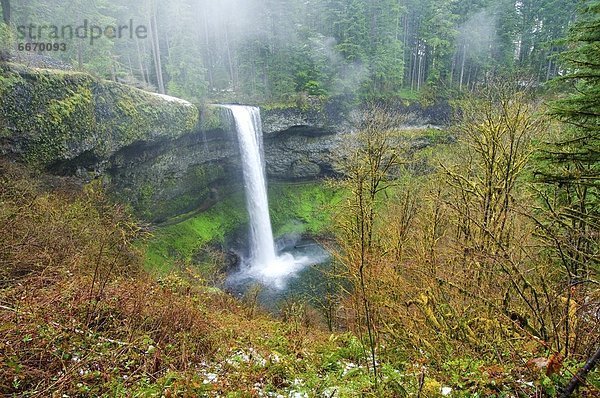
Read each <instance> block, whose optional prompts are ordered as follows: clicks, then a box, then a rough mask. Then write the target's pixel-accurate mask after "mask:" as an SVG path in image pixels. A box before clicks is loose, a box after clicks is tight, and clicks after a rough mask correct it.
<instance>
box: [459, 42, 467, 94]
mask: <svg viewBox="0 0 600 398" xmlns="http://www.w3.org/2000/svg"><path fill="white" fill-rule="evenodd" d="M466 58H467V45H466V44H463V52H462V61H461V63H460V80H459V83H458V89H459V90H462V86H463V78H464V76H465V59H466Z"/></svg>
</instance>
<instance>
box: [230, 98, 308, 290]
mask: <svg viewBox="0 0 600 398" xmlns="http://www.w3.org/2000/svg"><path fill="white" fill-rule="evenodd" d="M225 107H226V108H228V109H229V110H230V111H231V113H232V115H233V119H234V121H235V126H236V131H237V137H238V143H239V148H240V155H241V160H242V167H243V174H244V188H245V192H246V207H247V209H248V215H249V217H250V258H249V259H244V261H243V263H244V264H243V266H242V269H241V270H240V273H239V274H238V275H236V276H235V278H239V279H247V278H252V279H258V280H260V281H261V282H263V283H265V284H266V285H269V286H272V287H275V288H277V289H282V288H284V287H285V284H286V280H287V278H288V277H289V276H292V275H294V274H295V273H296V272H297V271H299V270H300V269H302V268H304V267H305V266H307V265H309V263H314V262H312V261H311V260H309V259H308V258H305V257H302V258H297V259H295V258H294V256H292V255H291V254H289V253H283V254H281V255H279V256H278V255H277V253H276V252H275V244H274V241H273V231H272V229H271V219H270V218H269V202H268V197H267V184H266V181H265V162H264V159H263V151H262V127H261V120H260V111H259V109H258V108H256V107H252V106H242V105H225Z"/></svg>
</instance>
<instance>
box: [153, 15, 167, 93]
mask: <svg viewBox="0 0 600 398" xmlns="http://www.w3.org/2000/svg"><path fill="white" fill-rule="evenodd" d="M150 31H151V32H152V53H153V55H154V68H155V72H156V82H157V84H158V92H159V93H161V94H164V93H165V83H164V81H163V76H162V64H161V61H160V45H159V43H158V28H157V26H156V7H154V9H153V10H152V14H151V15H150Z"/></svg>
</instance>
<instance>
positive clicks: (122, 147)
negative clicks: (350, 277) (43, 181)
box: [0, 63, 334, 221]
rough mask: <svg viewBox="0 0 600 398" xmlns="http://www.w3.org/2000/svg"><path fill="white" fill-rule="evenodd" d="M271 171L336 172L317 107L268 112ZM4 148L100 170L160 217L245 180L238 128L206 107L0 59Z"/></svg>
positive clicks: (50, 165)
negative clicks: (332, 164) (239, 148)
mask: <svg viewBox="0 0 600 398" xmlns="http://www.w3.org/2000/svg"><path fill="white" fill-rule="evenodd" d="M263 117H264V130H265V132H266V134H265V157H266V162H267V169H268V174H269V177H270V178H274V179H278V180H299V179H314V178H318V177H320V176H323V175H327V174H329V173H331V166H330V162H329V148H330V145H331V143H332V142H333V137H334V135H333V132H334V129H333V127H332V126H331V125H330V123H329V122H328V121H327V120H326V118H325V115H324V114H323V113H320V112H319V111H314V110H310V111H305V112H302V111H299V110H296V109H293V108H287V109H280V110H276V111H266V112H265V114H264V116H263ZM0 156H2V157H5V158H10V159H13V160H17V161H21V162H24V163H27V164H28V165H30V166H32V167H34V168H37V169H41V170H45V171H49V172H51V173H54V174H58V175H75V176H78V177H80V178H81V179H82V180H84V181H85V180H90V179H93V178H103V179H105V180H106V181H107V183H108V184H107V186H108V188H109V190H110V191H112V192H113V193H114V194H115V195H116V196H117V197H118V198H120V199H122V200H124V201H126V202H128V203H131V204H132V205H133V207H134V208H135V209H136V210H137V211H138V213H139V214H140V215H142V216H143V217H145V218H147V219H150V220H154V221H161V220H164V219H166V218H168V217H170V216H173V215H176V214H179V213H182V212H186V211H189V210H192V209H195V208H201V207H203V206H207V205H209V204H210V203H212V202H214V201H216V200H218V199H219V198H220V197H221V196H222V195H225V194H226V193H227V192H228V191H231V190H234V189H237V188H239V186H240V184H241V178H242V177H241V176H242V172H241V166H240V164H239V160H238V159H239V156H238V148H237V140H236V135H235V132H234V131H233V129H232V126H230V125H229V123H228V121H227V118H226V117H224V116H223V110H222V109H221V108H219V107H214V106H206V107H203V108H201V109H200V110H199V109H198V107H196V106H194V105H193V104H190V103H188V102H186V101H182V100H179V99H176V98H172V97H167V96H161V95H158V94H153V93H148V92H144V91H141V90H138V89H135V88H132V87H128V86H124V85H121V84H117V83H113V82H109V81H103V80H98V79H95V78H93V77H92V76H90V75H87V74H83V73H77V72H70V71H56V70H46V69H33V68H26V67H24V66H21V65H17V64H8V63H4V64H1V65H0Z"/></svg>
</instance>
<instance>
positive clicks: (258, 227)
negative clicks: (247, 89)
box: [227, 105, 276, 266]
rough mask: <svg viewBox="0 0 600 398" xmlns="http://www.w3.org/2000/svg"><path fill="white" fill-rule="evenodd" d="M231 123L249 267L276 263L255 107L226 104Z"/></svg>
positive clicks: (258, 120)
mask: <svg viewBox="0 0 600 398" xmlns="http://www.w3.org/2000/svg"><path fill="white" fill-rule="evenodd" d="M227 108H229V109H230V110H231V113H232V114H233V119H234V120H235V125H236V130H237V136H238V143H239V147H240V156H241V158H242V165H243V173H244V187H245V190H246V207H247V208H248V215H249V217H250V257H251V259H252V263H253V265H261V266H266V265H269V264H272V263H274V262H275V261H276V256H275V244H274V242H273V231H272V229H271V219H270V218H269V201H268V198H267V184H266V182H265V163H264V159H263V152H262V128H261V120H260V111H259V109H258V108H256V107H252V106H241V105H228V106H227Z"/></svg>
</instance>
